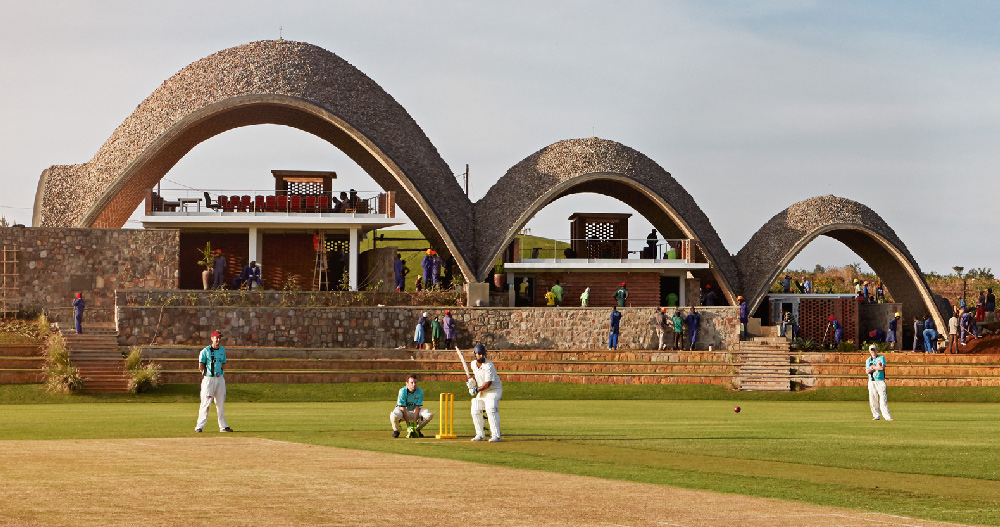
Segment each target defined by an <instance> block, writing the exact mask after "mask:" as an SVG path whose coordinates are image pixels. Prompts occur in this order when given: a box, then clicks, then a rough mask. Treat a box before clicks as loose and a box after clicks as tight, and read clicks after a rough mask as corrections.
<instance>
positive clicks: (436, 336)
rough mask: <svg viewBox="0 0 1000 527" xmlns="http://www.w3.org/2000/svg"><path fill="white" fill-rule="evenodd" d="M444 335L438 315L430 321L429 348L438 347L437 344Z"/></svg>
mask: <svg viewBox="0 0 1000 527" xmlns="http://www.w3.org/2000/svg"><path fill="white" fill-rule="evenodd" d="M443 336H444V332H443V331H442V330H441V321H440V320H438V317H434V320H433V321H432V322H431V349H432V350H436V349H438V344H439V343H440V342H441V337H443Z"/></svg>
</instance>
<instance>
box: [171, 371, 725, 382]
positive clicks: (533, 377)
mask: <svg viewBox="0 0 1000 527" xmlns="http://www.w3.org/2000/svg"><path fill="white" fill-rule="evenodd" d="M409 373H411V372H409V371H396V372H394V371H382V372H372V371H354V372H351V371H339V372H317V371H268V372H264V371H251V372H242V371H227V372H226V382H244V383H249V382H261V383H330V382H405V380H406V376H407V375H408V374H409ZM501 376H502V378H503V380H504V382H565V383H577V384H716V385H726V384H729V383H730V382H731V380H732V376H731V375H728V374H630V373H623V374H613V373H547V372H516V373H503V372H501ZM161 378H162V380H163V382H165V383H199V382H201V375H200V374H199V373H198V372H197V371H194V372H191V371H170V370H164V371H162V372H161ZM420 380H421V381H445V382H456V383H463V384H464V382H465V374H464V373H445V372H428V373H421V374H420Z"/></svg>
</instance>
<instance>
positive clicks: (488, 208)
mask: <svg viewBox="0 0 1000 527" xmlns="http://www.w3.org/2000/svg"><path fill="white" fill-rule="evenodd" d="M584 192H593V193H597V194H603V195H606V196H609V197H612V198H615V199H618V200H620V201H622V202H624V203H626V204H627V205H629V206H631V207H632V208H634V209H636V210H637V211H638V212H639V213H640V214H642V215H643V216H645V217H646V218H647V219H649V220H650V222H651V223H652V224H653V225H654V227H656V229H657V230H658V231H659V232H661V233H662V235H663V236H664V237H667V238H693V239H695V240H697V241H698V243H699V246H700V247H701V249H702V251H703V253H704V255H705V257H706V259H707V260H708V262H709V263H710V264H711V267H712V278H713V279H714V281H716V282H717V283H718V284H719V286H720V287H721V288H722V290H723V293H724V294H725V295H726V296H727V298H728V299H729V301H730V302H735V294H734V293H733V292H734V291H735V290H736V287H738V280H739V276H738V274H737V272H736V269H735V265H734V263H733V261H732V257H731V256H730V255H729V253H728V252H727V251H726V249H725V247H724V246H723V244H722V241H721V240H720V239H719V236H718V234H717V233H716V232H715V229H714V228H713V227H712V224H711V222H709V220H708V217H707V216H705V213H704V212H702V210H701V208H699V207H698V205H697V204H696V203H695V202H694V199H693V198H692V197H691V195H690V194H688V192H687V191H686V190H684V188H683V187H681V185H680V184H679V183H677V181H676V180H675V179H674V178H673V177H672V176H671V175H670V173H669V172H667V171H666V170H664V169H663V168H662V167H660V166H659V165H657V164H656V163H655V162H653V161H652V160H651V159H649V158H648V157H646V156H645V155H643V154H642V153H640V152H638V151H636V150H634V149H632V148H629V147H627V146H624V145H622V144H620V143H616V142H614V141H608V140H605V139H599V138H587V139H570V140H565V141H560V142H557V143H554V144H552V145H549V146H547V147H545V148H543V149H541V150H539V151H538V152H535V153H534V154H532V155H531V156H529V157H527V158H525V159H524V160H523V161H521V162H520V163H518V164H517V165H515V166H513V167H512V168H511V169H510V170H508V171H507V173H506V174H505V175H504V176H503V177H502V178H500V180H499V181H498V182H497V183H496V184H495V185H494V186H493V187H492V188H490V190H489V192H488V193H487V194H486V196H484V197H483V199H481V200H480V201H479V202H477V203H476V205H475V207H476V227H477V230H476V238H477V239H478V240H479V255H480V258H479V261H478V266H477V267H476V276H477V277H478V278H479V279H483V278H485V276H486V274H487V273H488V272H489V269H490V267H491V266H492V262H493V261H494V260H495V259H496V258H497V257H498V256H499V255H500V253H501V252H502V251H503V249H504V247H506V246H507V244H509V243H510V241H511V240H512V239H513V237H514V236H515V235H516V234H517V233H518V232H519V231H520V230H521V228H522V227H523V226H524V225H525V224H526V223H527V222H528V220H530V219H531V218H532V217H533V216H534V215H535V214H536V213H538V211H540V210H541V209H542V208H544V207H545V206H546V205H548V204H550V203H552V202H553V201H555V200H557V199H559V198H561V197H563V196H567V195H570V194H576V193H584Z"/></svg>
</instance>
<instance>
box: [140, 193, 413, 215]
mask: <svg viewBox="0 0 1000 527" xmlns="http://www.w3.org/2000/svg"><path fill="white" fill-rule="evenodd" d="M334 194H336V193H335V192H320V193H317V194H290V195H286V194H285V193H283V192H275V191H273V190H204V189H161V190H159V191H158V190H156V189H149V190H147V191H146V215H147V216H150V215H154V214H161V213H162V214H180V215H192V214H205V215H211V214H220V213H236V212H240V213H248V214H277V213H281V214H301V213H314V214H378V215H383V216H385V217H387V218H395V217H396V194H395V192H356V191H352V192H341V193H339V194H338V195H334Z"/></svg>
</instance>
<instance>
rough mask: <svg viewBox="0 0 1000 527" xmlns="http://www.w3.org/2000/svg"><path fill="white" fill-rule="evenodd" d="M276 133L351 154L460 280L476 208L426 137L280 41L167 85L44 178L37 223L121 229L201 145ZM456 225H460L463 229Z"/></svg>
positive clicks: (400, 112) (308, 51)
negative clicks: (285, 130)
mask: <svg viewBox="0 0 1000 527" xmlns="http://www.w3.org/2000/svg"><path fill="white" fill-rule="evenodd" d="M254 124H279V125H285V126H291V127H295V128H298V129H301V130H304V131H306V132H308V133H312V134H315V135H316V136H318V137H321V138H323V139H325V140H326V141H328V142H329V143H330V144H332V145H334V146H336V147H337V148H339V149H341V150H342V151H344V152H345V153H346V154H347V155H348V156H350V157H351V158H352V159H353V160H354V161H355V162H357V163H358V164H359V165H360V166H361V167H362V168H363V169H364V170H365V171H366V172H368V174H369V175H370V176H371V177H372V178H373V179H374V180H375V181H376V182H377V183H378V184H379V185H381V186H382V187H383V188H385V189H386V190H391V191H396V193H397V196H396V201H397V203H398V205H399V206H400V208H401V209H402V210H403V211H404V212H405V213H406V214H407V216H409V217H410V218H411V219H412V220H413V222H414V223H415V224H416V226H417V228H419V229H420V230H421V232H423V233H424V235H425V236H427V238H428V239H429V240H430V241H431V243H432V244H435V245H436V246H437V247H447V248H448V250H450V251H451V252H452V254H454V255H455V259H456V262H457V263H458V265H459V268H460V269H461V271H462V273H463V274H464V275H465V276H466V277H467V278H469V277H471V276H473V273H472V270H471V266H470V265H469V263H468V259H469V256H470V255H473V254H475V247H474V245H473V244H474V242H473V237H472V235H473V232H472V229H467V228H463V227H465V226H468V225H470V224H472V222H473V215H472V212H471V210H472V207H471V206H470V205H471V203H470V202H469V200H468V198H467V197H466V195H465V193H464V192H463V191H462V189H461V187H460V186H459V184H458V182H457V180H456V179H455V178H454V177H453V174H452V171H451V169H450V168H449V167H448V166H447V164H445V162H444V160H442V159H441V156H440V154H439V153H438V151H437V149H436V148H435V147H434V145H433V144H431V142H430V140H429V139H428V138H427V136H426V135H425V134H424V132H423V130H421V129H420V127H419V126H418V125H417V123H416V122H415V121H414V120H413V119H412V118H411V117H410V115H409V114H408V113H407V112H406V110H404V109H403V107H402V106H400V105H399V104H398V103H397V102H396V101H395V100H394V99H393V98H392V97H391V96H390V95H389V94H388V93H386V92H385V91H384V90H383V89H382V88H381V87H380V86H378V84H376V83H375V82H374V81H373V80H371V79H370V78H369V77H367V76H366V75H365V74H364V73H362V72H361V71H360V70H358V69H357V68H355V67H354V66H352V65H350V64H349V63H347V62H346V61H345V60H343V59H341V58H340V57H338V56H336V55H334V54H333V53H330V52H329V51H327V50H324V49H322V48H319V47H317V46H313V45H311V44H306V43H302V42H292V41H285V40H271V41H261V42H253V43H250V44H245V45H242V46H237V47H234V48H230V49H226V50H223V51H220V52H218V53H215V54H213V55H211V56H208V57H206V58H204V59H201V60H199V61H197V62H195V63H193V64H191V65H189V66H187V67H185V68H184V69H182V70H181V71H179V72H178V73H177V74H175V75H174V76H173V77H171V78H170V79H168V80H166V81H165V82H164V83H163V85H162V86H160V87H159V88H158V89H157V90H156V91H154V92H153V93H152V94H151V95H150V96H149V97H148V98H146V100H144V101H143V102H142V103H141V104H140V105H139V106H138V107H137V108H136V110H135V111H134V112H133V113H132V114H131V115H130V116H129V117H128V118H127V119H125V121H124V122H123V123H122V124H121V125H120V126H119V127H118V128H117V129H116V130H115V132H114V133H113V134H112V135H111V137H110V138H109V139H108V140H107V141H106V142H105V143H104V145H103V146H102V147H101V149H100V150H99V151H98V152H97V154H95V155H94V157H93V158H92V159H91V160H90V161H89V162H88V163H84V164H81V165H57V166H52V167H50V168H49V169H47V170H45V171H44V172H43V173H42V177H41V179H40V181H39V184H38V192H37V193H36V197H35V207H34V214H33V222H32V223H33V225H35V226H74V227H107V228H118V227H121V226H122V225H123V224H124V223H125V221H126V220H127V219H128V217H129V215H131V213H132V211H134V210H135V208H136V207H138V206H139V204H140V203H141V201H142V199H143V195H144V190H145V189H147V188H151V187H153V186H155V184H156V182H157V181H159V180H160V178H162V177H163V175H164V174H166V172H167V171H168V170H170V168H171V167H173V165H174V164H175V163H177V161H178V160H180V159H181V158H182V157H183V156H184V155H185V154H186V153H187V152H189V151H190V150H191V149H192V148H194V147H195V146H196V145H197V144H199V143H201V142H202V141H205V140H207V139H209V138H211V137H213V136H215V135H218V134H220V133H222V132H225V131H227V130H231V129H233V128H237V127H241V126H248V125H254ZM456 227H457V228H456Z"/></svg>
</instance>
